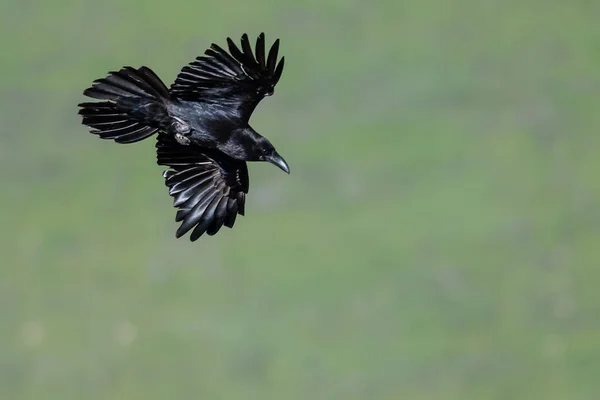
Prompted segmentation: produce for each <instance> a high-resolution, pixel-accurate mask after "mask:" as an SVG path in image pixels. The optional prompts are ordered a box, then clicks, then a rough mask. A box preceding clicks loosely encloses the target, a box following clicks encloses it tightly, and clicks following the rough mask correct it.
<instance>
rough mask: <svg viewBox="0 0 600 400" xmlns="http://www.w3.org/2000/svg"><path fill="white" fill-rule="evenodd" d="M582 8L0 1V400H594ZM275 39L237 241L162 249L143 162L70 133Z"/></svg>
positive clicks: (595, 100) (140, 149)
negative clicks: (228, 44)
mask: <svg viewBox="0 0 600 400" xmlns="http://www.w3.org/2000/svg"><path fill="white" fill-rule="evenodd" d="M599 18H600V3H599V2H597V1H590V0H588V1H585V0H575V1H558V0H551V1H541V0H520V1H491V0H488V1H477V0H456V1H452V2H449V1H443V0H423V1H417V0H407V1H397V0H389V1H385V0H380V1H373V2H367V1H361V2H359V1H341V0H337V1H323V2H322V1H305V2H291V1H289V2H285V1H281V2H275V1H241V0H240V1H229V2H221V1H214V2H207V1H200V0H189V1H150V0H136V1H117V0H104V1H74V0H73V1H69V0H56V1H41V0H27V1H16V0H4V1H2V2H1V3H0V22H1V23H0V49H1V52H0V60H1V62H0V124H1V131H0V179H1V183H2V190H1V194H0V206H1V211H0V246H1V252H0V254H1V257H2V258H1V264H0V339H1V340H0V399H3V400H4V399H7V400H13V399H14V400H17V399H45V400H54V399H57V400H59V399H60V400H64V399H86V400H88V399H90V400H95V399H115V400H118V399H127V400H135V399H140V400H154V399H257V400H258V399H260V400H266V399H273V400H287V399H290V400H293V399H302V400H305V399H326V400H332V399H344V400H346V399H361V400H362V399H382V400H392V399H394V400H396V399H411V400H412V399H436V400H437V399H443V400H445V399H457V400H458V399H461V400H462V399H476V400H479V399H566V400H573V399H597V398H599V397H598V396H600V383H599V382H598V379H599V378H600V294H599V291H598V290H599V289H598V287H599V286H600V248H599V246H600V211H599V207H600V157H599V148H600V136H599V133H600V112H599V110H600V28H599V26H600V25H599V24H598V21H599ZM261 31H265V32H266V34H267V39H268V40H269V41H271V40H274V39H275V38H276V37H279V38H281V52H282V54H283V55H285V56H286V61H287V62H286V69H285V71H284V74H283V78H282V80H281V82H280V83H279V85H278V86H277V91H276V95H275V96H273V97H270V98H268V99H266V100H265V101H264V102H263V103H261V104H260V106H259V107H258V109H257V111H256V113H255V115H254V117H253V119H252V124H253V126H254V127H255V128H256V129H257V130H258V131H260V132H262V133H263V134H265V135H266V136H268V137H269V138H270V139H271V140H272V142H273V143H274V144H275V145H276V146H277V148H278V150H279V151H280V153H281V154H282V155H283V156H284V157H285V158H286V159H287V160H288V162H289V164H290V166H291V169H292V174H291V175H290V176H287V175H285V174H284V173H282V172H281V171H279V170H278V169H277V168H275V167H273V166H271V165H265V164H262V165H256V164H255V165H251V167H250V174H251V177H250V178H251V188H250V193H249V197H248V203H247V216H246V217H244V218H240V219H238V222H237V225H236V227H235V229H233V230H229V229H224V230H222V231H221V232H219V234H218V235H217V236H215V237H212V238H211V237H206V238H202V240H200V241H199V242H197V243H190V242H189V241H188V240H187V238H186V239H182V240H176V239H175V237H174V232H175V229H176V227H177V225H176V223H175V222H174V215H175V210H174V209H173V208H172V207H171V198H170V197H169V196H168V194H167V189H166V188H165V187H164V183H163V179H162V177H161V172H162V170H163V168H161V167H159V166H157V165H156V164H155V153H154V141H153V140H148V141H146V142H144V143H140V144H136V145H117V144H115V143H112V142H109V141H101V140H99V139H98V138H96V137H94V136H92V135H90V134H89V133H87V130H86V129H85V128H84V127H82V126H81V125H80V120H79V118H78V116H77V107H76V105H77V103H78V102H80V101H82V100H84V97H83V96H82V95H81V91H82V90H83V89H84V88H86V87H87V86H88V85H89V84H90V83H91V81H92V80H93V79H95V78H98V77H101V76H103V75H104V74H105V73H106V72H107V71H108V70H114V69H118V68H119V67H121V66H122V65H133V66H140V65H148V66H150V67H152V68H153V69H154V70H155V71H156V72H157V73H158V74H159V75H160V76H161V77H162V78H163V79H164V80H165V81H166V82H168V83H170V82H171V81H172V80H173V79H174V78H175V76H176V74H177V72H178V71H179V69H180V68H181V67H182V66H183V65H184V64H185V63H187V62H189V61H191V60H192V59H193V58H194V57H195V56H196V55H199V54H200V53H202V52H203V51H204V49H205V48H206V47H207V46H209V45H210V43H211V42H213V41H215V42H218V43H221V44H222V43H224V39H225V37H226V36H232V37H235V38H236V39H237V38H239V36H240V35H241V34H242V33H243V32H248V33H249V34H250V35H251V36H252V37H255V36H256V35H257V34H258V33H259V32H261Z"/></svg>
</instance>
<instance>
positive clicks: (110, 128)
mask: <svg viewBox="0 0 600 400" xmlns="http://www.w3.org/2000/svg"><path fill="white" fill-rule="evenodd" d="M83 94H84V95H86V96H88V97H91V98H93V99H100V100H107V101H101V102H97V103H81V104H79V107H80V110H79V115H81V116H82V117H83V121H82V123H83V124H84V125H87V126H89V127H90V128H92V129H91V130H90V132H91V133H93V134H94V135H98V136H100V137H101V138H102V139H113V140H114V141H115V142H117V143H133V142H137V141H140V140H142V139H145V138H147V137H149V136H151V135H152V134H154V133H155V132H156V131H158V130H159V129H160V127H161V121H164V120H165V119H166V118H167V117H168V114H167V104H168V103H169V89H167V87H166V86H165V84H164V83H163V82H162V81H161V80H160V78H159V77H158V76H156V74H155V73H154V72H152V70H151V69H149V68H147V67H141V68H139V69H135V68H132V67H123V68H122V69H121V70H119V71H117V72H114V71H113V72H109V75H108V76H107V77H106V78H102V79H97V80H95V81H94V83H93V85H92V87H90V88H87V89H86V90H85V91H84V92H83Z"/></svg>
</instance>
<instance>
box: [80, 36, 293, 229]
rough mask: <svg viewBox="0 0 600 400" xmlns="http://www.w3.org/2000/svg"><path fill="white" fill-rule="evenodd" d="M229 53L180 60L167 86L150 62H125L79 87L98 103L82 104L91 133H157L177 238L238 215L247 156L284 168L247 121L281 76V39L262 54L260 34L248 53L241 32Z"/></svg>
mask: <svg viewBox="0 0 600 400" xmlns="http://www.w3.org/2000/svg"><path fill="white" fill-rule="evenodd" d="M227 45H228V49H229V52H227V51H226V50H224V49H223V48H221V47H220V46H218V45H216V44H214V43H213V44H212V45H211V46H210V48H209V49H207V50H206V51H205V53H204V55H203V56H199V57H197V58H196V59H195V60H194V61H192V62H191V63H190V64H188V65H187V66H185V67H183V69H182V70H181V72H180V73H179V75H177V78H176V79H175V82H174V83H173V84H172V85H171V87H170V88H167V87H166V86H165V84H164V83H163V82H162V81H161V80H160V78H158V76H157V75H156V74H155V73H154V72H153V71H152V70H151V69H150V68H148V67H144V66H142V67H140V68H137V69H136V68H133V67H129V66H126V67H123V68H121V69H120V70H119V71H111V72H109V73H108V76H106V77H105V78H102V79H97V80H95V81H94V82H93V84H92V86H91V87H89V88H87V89H86V90H85V91H84V92H83V94H84V95H85V96H88V97H91V98H93V99H99V100H103V101H100V102H85V103H80V104H79V107H80V110H79V114H80V115H81V116H82V118H83V121H82V123H83V124H84V125H87V126H88V127H90V128H91V130H90V132H91V133H93V134H95V135H98V136H100V137H101V138H103V139H112V140H114V141H115V142H117V143H134V142H138V141H140V140H143V139H145V138H147V137H150V136H152V135H153V134H155V133H158V135H157V143H156V149H157V162H158V164H159V165H164V166H167V167H169V169H168V170H166V171H165V172H164V173H163V176H164V178H165V183H166V185H167V187H168V188H169V194H170V195H171V196H172V197H173V199H174V202H173V206H174V207H176V208H177V209H178V211H177V214H176V218H175V220H176V221H177V222H181V225H180V226H179V228H178V229H177V232H176V237H178V238H179V237H181V236H183V235H185V234H186V233H187V232H189V231H190V230H192V229H193V230H192V233H191V234H190V240H191V241H195V240H197V239H198V238H199V237H200V236H202V235H203V234H204V233H207V234H208V235H214V234H215V233H217V232H218V231H219V229H221V227H222V226H223V225H225V226H227V227H229V228H232V227H233V225H234V222H235V219H236V216H237V214H240V215H244V205H245V201H246V194H247V193H248V185H249V180H248V167H247V165H246V162H247V161H266V162H270V163H272V164H274V165H276V166H278V167H279V168H281V169H282V170H283V171H285V172H286V173H288V174H289V173H290V169H289V167H288V165H287V163H286V162H285V160H284V159H283V158H282V157H281V156H280V155H279V154H278V153H277V151H276V150H275V147H274V146H273V145H272V144H271V142H269V140H267V139H266V138H265V137H263V136H261V135H260V134H259V133H258V132H256V131H255V130H254V129H252V127H251V126H250V125H249V124H248V121H249V119H250V116H251V115H252V112H253V111H254V109H255V108H256V106H257V104H258V103H259V102H260V101H261V100H262V99H263V98H264V97H265V96H270V95H272V94H273V91H274V88H275V85H276V84H277V82H278V81H279V78H280V77H281V73H282V71H283V65H284V57H282V58H281V59H280V60H279V62H278V61H277V60H278V52H279V39H277V40H276V41H275V42H274V44H273V45H272V46H271V48H270V50H269V52H268V54H265V35H264V33H261V34H260V35H259V36H258V38H257V40H256V46H255V50H254V52H253V51H252V46H251V45H250V41H249V39H248V35H247V34H244V35H242V38H241V49H240V48H239V47H237V45H236V44H235V43H234V42H233V41H232V40H231V39H230V38H227Z"/></svg>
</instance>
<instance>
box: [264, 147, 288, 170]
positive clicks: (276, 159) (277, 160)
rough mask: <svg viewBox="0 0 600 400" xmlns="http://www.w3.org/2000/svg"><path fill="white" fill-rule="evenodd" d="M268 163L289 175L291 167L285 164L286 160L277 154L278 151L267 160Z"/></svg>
mask: <svg viewBox="0 0 600 400" xmlns="http://www.w3.org/2000/svg"><path fill="white" fill-rule="evenodd" d="M267 161H268V162H270V163H271V164H273V165H277V166H278V167H279V168H281V169H282V170H283V171H284V172H285V173H288V174H289V173H290V167H288V165H287V163H286V162H285V160H284V159H283V157H281V156H280V155H279V154H277V152H276V151H274V152H273V154H272V155H271V156H270V157H269V158H267Z"/></svg>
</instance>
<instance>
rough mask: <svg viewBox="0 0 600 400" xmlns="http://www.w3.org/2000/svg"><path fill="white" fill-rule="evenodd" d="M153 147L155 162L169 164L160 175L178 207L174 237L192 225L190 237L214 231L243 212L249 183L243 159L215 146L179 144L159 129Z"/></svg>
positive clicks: (231, 224)
mask: <svg viewBox="0 0 600 400" xmlns="http://www.w3.org/2000/svg"><path fill="white" fill-rule="evenodd" d="M156 148H157V155H158V164H159V165H166V166H169V167H170V169H168V170H167V171H165V172H164V174H163V176H164V177H165V183H166V185H167V186H168V188H169V194H170V195H171V196H173V198H174V201H173V206H174V207H176V208H178V211H177V215H176V217H175V221H177V222H180V221H181V225H180V227H179V229H177V233H176V236H177V237H178V238H179V237H181V236H183V235H185V234H186V233H187V232H188V231H190V230H191V229H192V228H193V231H192V234H191V235H190V240H191V241H195V240H197V239H198V238H199V237H200V236H202V235H203V234H204V233H207V234H209V235H214V234H215V233H217V232H218V231H219V229H221V227H222V226H223V225H225V226H227V227H229V228H232V227H233V224H234V223H235V218H236V216H237V214H241V215H244V203H245V201H246V193H248V183H249V181H248V168H247V166H246V163H245V162H244V161H238V160H234V159H233V158H230V157H229V156H226V155H225V154H223V153H221V152H219V151H217V150H211V149H204V148H199V147H196V146H193V145H188V146H184V145H181V144H179V143H177V141H176V140H175V139H174V138H173V136H172V135H168V134H166V133H162V132H161V133H160V134H159V135H158V141H157V143H156Z"/></svg>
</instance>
